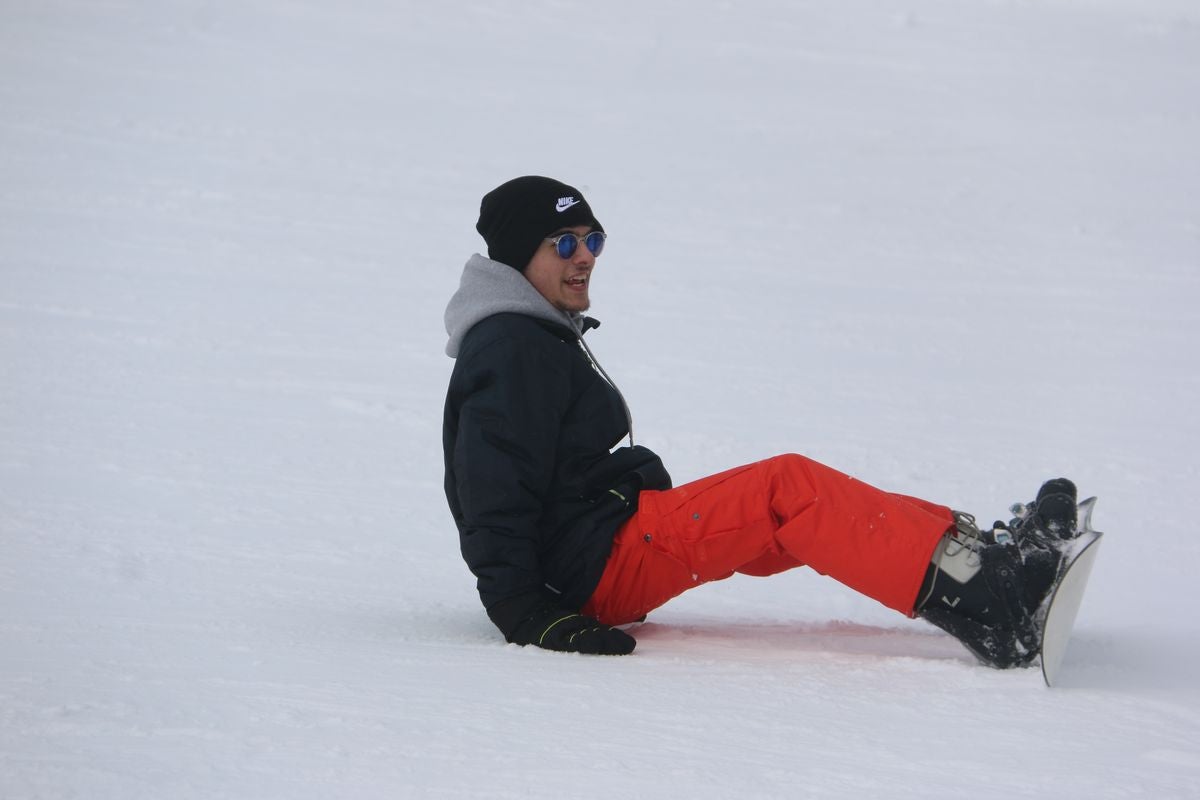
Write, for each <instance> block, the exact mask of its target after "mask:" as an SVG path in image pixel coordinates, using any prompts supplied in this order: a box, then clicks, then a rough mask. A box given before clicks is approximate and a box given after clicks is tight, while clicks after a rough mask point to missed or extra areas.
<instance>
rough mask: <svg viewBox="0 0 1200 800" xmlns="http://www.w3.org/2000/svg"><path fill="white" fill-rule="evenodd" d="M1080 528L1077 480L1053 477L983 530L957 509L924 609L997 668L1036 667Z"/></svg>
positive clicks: (923, 595) (922, 597)
mask: <svg viewBox="0 0 1200 800" xmlns="http://www.w3.org/2000/svg"><path fill="white" fill-rule="evenodd" d="M1091 502H1092V501H1088V503H1087V505H1086V511H1087V515H1086V518H1085V522H1087V524H1085V525H1084V526H1082V527H1081V526H1080V525H1079V518H1078V515H1079V509H1080V507H1079V506H1078V505H1077V502H1076V489H1075V484H1073V483H1072V482H1071V481H1069V480H1067V479H1066V478H1055V479H1054V480H1050V481H1046V483H1044V484H1042V487H1041V488H1040V489H1039V490H1038V493H1037V496H1036V498H1035V499H1034V500H1033V501H1031V502H1029V503H1019V504H1017V505H1014V506H1013V507H1012V513H1013V518H1012V519H1011V520H1010V521H1009V522H1007V523H1004V522H1000V521H997V522H996V523H995V524H994V525H993V526H992V528H991V530H987V531H982V530H980V529H979V527H978V526H977V525H976V524H975V518H974V517H972V516H971V515H970V514H964V513H962V512H955V527H954V530H953V531H951V532H949V533H948V534H947V535H946V538H945V539H944V540H943V541H942V543H941V544H939V546H938V548H937V549H936V550H935V551H934V555H933V558H932V559H931V562H930V566H929V569H928V571H927V572H926V576H925V582H924V584H922V588H921V592H920V594H919V595H918V602H917V609H916V610H917V613H918V614H919V615H920V616H922V617H924V618H925V619H926V620H928V621H929V622H931V623H933V624H934V625H936V626H937V627H939V628H941V629H942V630H944V631H946V632H947V633H949V634H950V635H952V636H954V637H955V638H956V639H958V640H959V641H960V642H962V643H963V645H965V646H966V647H967V649H968V650H970V651H971V652H972V653H974V654H975V656H976V657H977V658H978V659H979V660H980V661H981V662H983V663H984V664H987V665H988V666H992V667H996V668H998V669H1008V668H1011V667H1025V666H1030V665H1031V664H1032V663H1033V661H1034V659H1035V658H1037V656H1038V654H1039V652H1040V651H1041V645H1042V634H1043V630H1044V622H1045V615H1046V609H1047V607H1048V605H1049V602H1050V598H1051V597H1052V595H1053V593H1054V589H1055V587H1056V585H1057V582H1058V581H1059V580H1060V579H1061V578H1062V577H1063V575H1064V573H1065V571H1066V569H1067V567H1069V565H1070V563H1071V552H1072V549H1073V547H1072V542H1073V540H1074V539H1076V538H1077V537H1078V536H1079V535H1080V534H1081V533H1082V532H1083V531H1084V530H1085V529H1087V528H1090V510H1091Z"/></svg>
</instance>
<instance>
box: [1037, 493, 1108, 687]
mask: <svg viewBox="0 0 1200 800" xmlns="http://www.w3.org/2000/svg"><path fill="white" fill-rule="evenodd" d="M1095 504H1096V498H1094V497H1091V498H1088V499H1087V500H1084V501H1083V502H1082V503H1080V504H1079V517H1078V518H1079V519H1080V520H1082V524H1081V525H1080V526H1079V527H1080V533H1079V535H1078V537H1076V539H1075V540H1074V542H1073V544H1074V547H1073V548H1072V553H1071V561H1070V563H1069V564H1067V568H1066V569H1065V570H1064V571H1063V574H1062V576H1061V577H1060V578H1059V579H1058V584H1057V585H1056V586H1055V587H1054V592H1053V594H1052V595H1051V596H1050V602H1049V604H1048V605H1047V606H1046V619H1045V623H1044V627H1043V632H1042V677H1043V678H1044V679H1045V681H1046V685H1047V686H1053V685H1054V682H1055V681H1056V680H1058V672H1059V669H1060V668H1061V667H1062V662H1063V656H1065V655H1066V653H1067V645H1068V643H1069V642H1070V639H1071V629H1072V628H1074V627H1075V616H1076V615H1077V614H1078V613H1079V604H1080V603H1082V602H1083V593H1084V591H1085V590H1086V589H1087V583H1088V578H1089V577H1090V576H1091V574H1092V564H1094V563H1095V561H1096V554H1097V553H1099V552H1100V539H1101V538H1103V536H1104V534H1102V533H1100V532H1099V531H1094V530H1092V508H1093V507H1094V506H1095Z"/></svg>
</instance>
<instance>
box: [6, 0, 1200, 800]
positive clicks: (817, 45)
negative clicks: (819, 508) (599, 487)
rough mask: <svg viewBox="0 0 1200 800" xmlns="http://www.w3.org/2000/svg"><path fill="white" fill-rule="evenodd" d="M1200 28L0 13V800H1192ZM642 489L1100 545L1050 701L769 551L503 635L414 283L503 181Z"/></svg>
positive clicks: (754, 9)
mask: <svg viewBox="0 0 1200 800" xmlns="http://www.w3.org/2000/svg"><path fill="white" fill-rule="evenodd" d="M1197 142H1200V10H1198V9H1197V7H1196V6H1195V4H1194V3H1193V2H1183V0H1177V1H1176V2H1169V1H1167V0H1038V1H1037V2H1032V1H1027V0H897V1H896V2H889V3H876V2H869V1H868V0H841V1H840V2H815V1H814V0H809V1H807V2H805V1H803V0H801V1H799V2H782V0H774V1H771V0H757V1H747V2H739V3H732V2H692V3H684V2H681V1H680V0H663V2H657V3H637V2H631V1H630V0H615V1H614V2H606V3H589V4H584V3H573V2H568V0H530V2H525V3H522V4H520V5H518V4H501V3H496V2H482V1H481V0H462V1H461V2H446V3H438V4H433V3H423V4H417V3H404V2H400V3H397V2H384V0H356V1H355V2H347V3H325V2H318V1H317V0H243V2H236V3H235V2H205V1H204V0H144V2H140V3H139V2H124V1H122V0H106V1H105V2H94V3H85V2H62V1H61V0H39V1H38V2H7V3H4V4H3V6H2V7H0V367H2V370H3V373H2V374H3V377H2V379H0V797H3V798H5V799H6V800H9V799H12V798H71V797H80V798H122V799H124V798H168V797H169V798H288V799H289V800H292V799H301V798H330V797H350V798H376V797H388V798H396V797H415V798H417V797H419V798H436V797H446V798H462V797H489V798H525V797H581V798H639V797H644V798H659V797H681V798H724V797H731V796H738V797H754V798H757V797H781V798H782V797H863V796H866V797H896V798H910V797H911V798H923V799H924V798H940V797H947V798H949V797H963V796H968V797H972V798H1000V797H1003V798H1009V797H1058V798H1064V797H1089V798H1091V797H1128V796H1149V797H1159V798H1164V797H1197V796H1200V693H1198V691H1197V688H1196V685H1195V680H1194V674H1195V666H1194V664H1195V662H1196V661H1197V660H1200V620H1198V619H1197V614H1196V608H1197V600H1198V599H1200V590H1198V589H1197V588H1196V578H1195V575H1196V564H1197V558H1198V556H1200V544H1198V540H1197V536H1196V531H1195V530H1194V526H1193V524H1192V522H1191V517H1192V516H1194V512H1193V510H1192V506H1193V505H1194V500H1195V494H1196V486H1197V478H1198V467H1197V459H1196V454H1197V452H1198V450H1200V437H1198V432H1200V422H1198V415H1197V411H1196V409H1197V408H1198V407H1200V369H1198V367H1200V361H1198V356H1197V346H1196V342H1197V337H1198V335H1200V312H1198V310H1197V309H1198V305H1200V303H1198V301H1200V221H1198V220H1200V217H1198V215H1197V211H1198V200H1200V158H1198V157H1197V156H1198V149H1197V145H1196V143H1197ZM531 172H532V173H542V174H550V175H554V176H558V177H561V178H563V179H564V180H567V181H568V182H572V183H575V184H576V185H579V186H581V188H583V189H584V190H585V191H586V192H587V195H588V199H589V200H590V201H591V203H592V205H593V207H594V208H595V209H596V211H597V213H598V214H599V216H600V218H601V220H602V221H603V222H604V225H605V228H606V229H607V230H608V231H609V232H610V234H611V238H610V240H609V248H608V250H607V251H606V253H605V255H604V257H603V259H602V261H601V263H600V269H599V271H598V272H597V273H596V281H595V285H594V291H593V301H594V307H593V310H594V313H595V314H596V316H598V317H600V318H601V319H603V320H604V321H605V325H604V327H603V328H602V329H601V330H599V331H596V332H594V333H593V334H592V335H591V339H590V341H591V343H592V346H593V348H594V349H595V350H596V351H597V354H598V356H599V358H600V359H601V361H602V362H603V363H604V364H605V366H606V367H607V369H608V371H609V372H610V373H612V374H613V376H614V378H615V379H616V380H617V382H618V383H619V384H620V385H621V387H622V389H623V390H624V392H625V393H626V395H627V396H628V398H629V400H630V402H631V404H632V406H633V410H634V416H635V423H636V427H637V435H638V439H639V441H641V442H643V443H645V444H647V445H649V446H651V447H653V448H654V449H655V450H657V451H659V452H660V453H661V454H662V455H663V456H664V459H665V460H666V462H667V464H668V466H669V467H670V468H671V470H672V472H673V474H674V476H675V478H676V480H677V481H679V482H683V481H686V480H690V479H694V478H697V477H701V476H703V475H705V474H708V473H710V472H713V471H716V470H719V469H723V468H726V467H729V466H733V465H735V464H738V463H742V462H746V461H751V460H756V459H759V458H763V457H766V456H769V455H773V454H775V453H779V452H784V451H798V452H803V453H806V454H807V455H810V456H812V457H815V458H818V459H820V460H822V461H824V462H826V463H829V464H831V465H832V466H835V467H838V468H840V469H842V470H845V471H847V472H850V473H852V474H854V475H856V476H857V477H859V478H861V479H863V480H866V481H869V482H871V483H875V484H876V485H880V486H883V487H886V488H888V489H891V490H895V491H903V492H908V493H912V494H917V495H920V496H924V497H927V498H929V499H932V500H937V501H940V502H944V503H947V504H950V505H953V506H955V507H958V508H963V509H967V510H972V511H974V512H975V513H977V514H978V515H979V516H980V517H982V518H985V519H987V520H990V519H993V518H995V517H998V516H1003V515H1005V513H1006V508H1007V506H1008V505H1009V504H1010V503H1012V502H1014V501H1018V500H1028V499H1029V498H1030V496H1031V495H1032V493H1033V491H1034V490H1035V489H1036V487H1037V485H1038V483H1039V482H1040V481H1041V480H1042V479H1044V478H1047V477H1051V476H1054V475H1059V474H1063V475H1068V476H1071V477H1072V478H1074V479H1075V480H1076V481H1077V482H1078V483H1079V484H1080V486H1081V489H1082V490H1083V491H1084V492H1086V493H1093V494H1098V495H1099V496H1100V498H1101V500H1100V503H1099V506H1098V509H1097V512H1096V525H1097V527H1098V528H1100V529H1101V530H1105V531H1107V532H1108V534H1109V535H1108V537H1107V538H1106V544H1105V550H1104V552H1103V553H1102V554H1101V557H1100V559H1099V561H1098V563H1097V566H1096V570H1095V572H1094V573H1093V575H1092V583H1091V588H1090V592H1089V595H1088V597H1087V598H1086V599H1085V601H1084V604H1083V608H1082V610H1081V613H1080V617H1079V623H1078V627H1077V629H1076V638H1075V639H1074V641H1073V644H1072V647H1071V650H1070V651H1069V652H1068V654H1067V659H1066V663H1065V666H1064V672H1063V676H1062V684H1063V687H1062V688H1061V689H1055V690H1047V689H1045V688H1044V687H1043V686H1042V679H1041V676H1040V674H1039V672H1038V670H1036V669H1033V670H1022V671H1011V672H1000V671H993V670H989V669H986V668H983V667H980V666H977V665H976V664H974V663H973V661H972V659H971V658H970V657H969V655H968V654H967V653H966V651H965V650H963V649H962V648H961V647H960V646H959V645H958V644H957V643H955V642H954V641H953V640H951V639H949V638H948V637H947V636H945V635H943V634H942V633H941V632H940V631H937V630H936V629H934V628H932V627H931V626H929V625H927V624H925V623H923V622H920V621H910V620H906V619H904V618H902V617H899V616H897V615H896V614H894V613H893V612H890V611H888V610H887V609H884V608H883V607H881V606H878V605H877V604H875V603H873V602H872V601H869V600H866V599H864V598H861V597H859V596H857V595H855V594H854V593H852V592H850V591H849V590H847V589H845V588H843V587H841V586H840V585H838V584H836V583H834V582H833V581H830V580H828V579H825V578H822V577H820V576H817V575H814V574H812V573H811V572H809V571H805V570H798V571H795V572H792V573H789V574H787V575H782V576H777V577H774V578H770V579H766V580H752V579H748V578H738V579H734V580H730V581H728V582H725V583H722V584H717V585H711V586H707V587H704V588H702V589H699V590H697V591H695V592H693V593H691V594H689V595H688V596H685V597H683V598H680V599H678V600H676V601H675V602H673V603H671V604H670V605H668V606H667V607H666V608H664V609H662V610H661V611H659V612H657V613H655V614H653V615H652V616H651V618H650V621H649V622H648V623H646V624H645V625H643V626H641V627H640V628H638V629H636V631H635V635H636V636H637V637H638V641H639V647H638V650H637V653H636V654H635V655H634V656H632V657H630V658H621V659H601V658H587V657H580V656H567V655H559V654H552V653H547V652H542V651H535V650H532V649H520V648H517V647H513V646H507V645H504V644H503V642H502V640H501V639H500V638H499V636H498V635H497V633H496V632H495V631H494V629H493V628H492V627H491V625H490V623H489V622H488V621H487V619H486V617H485V616H484V614H483V612H482V610H481V608H480V606H479V603H478V598H477V596H476V594H475V592H474V588H473V579H472V578H471V576H470V575H469V573H468V572H467V570H466V568H465V567H464V566H463V564H462V563H461V560H460V558H459V554H458V545H457V539H456V536H455V534H454V531H453V528H452V525H451V520H450V518H449V514H448V512H447V511H446V508H445V501H444V498H443V496H442V492H441V448H440V422H441V404H442V399H443V392H444V387H445V383H446V379H447V377H448V376H449V372H450V368H451V361H450V360H449V359H448V358H446V357H445V356H444V355H443V354H442V346H443V344H444V332H443V330H442V322H441V315H442V310H443V307H444V304H445V301H446V300H447V299H448V297H449V295H450V293H451V292H452V291H453V289H454V288H455V286H456V285H457V280H458V276H459V273H460V270H461V266H462V264H463V262H464V261H465V260H466V258H467V256H468V255H469V254H470V253H471V252H472V251H474V250H476V249H479V247H480V240H479V239H478V237H477V236H476V234H475V232H474V230H473V225H474V222H475V217H476V212H477V209H478V202H479V197H480V196H481V195H482V194H483V193H484V192H485V191H487V190H488V189H490V188H491V187H493V186H495V185H496V184H498V183H500V182H501V181H503V180H506V179H508V178H510V177H513V176H515V175H519V174H524V173H531Z"/></svg>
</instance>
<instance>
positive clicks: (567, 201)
mask: <svg viewBox="0 0 1200 800" xmlns="http://www.w3.org/2000/svg"><path fill="white" fill-rule="evenodd" d="M578 204H579V200H578V199H576V198H574V197H560V198H558V203H557V204H556V205H555V206H554V210H555V211H557V212H558V213H560V214H561V213H562V212H564V211H566V210H567V209H568V208H570V207H571V206H573V205H578Z"/></svg>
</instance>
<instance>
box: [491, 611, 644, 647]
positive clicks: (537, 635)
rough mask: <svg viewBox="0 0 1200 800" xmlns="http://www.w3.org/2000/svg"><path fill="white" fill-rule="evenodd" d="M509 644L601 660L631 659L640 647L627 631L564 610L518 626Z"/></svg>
mask: <svg viewBox="0 0 1200 800" xmlns="http://www.w3.org/2000/svg"><path fill="white" fill-rule="evenodd" d="M508 641H510V642H512V643H513V644H519V645H527V644H532V645H537V646H538V647H542V648H545V649H546V650H558V651H560V652H563V653H587V654H589V655H600V656H627V655H629V654H630V653H632V652H633V648H634V647H635V646H636V645H637V641H636V640H635V639H634V638H633V637H632V636H630V635H629V634H628V633H625V632H624V631H619V630H617V629H616V628H610V627H609V626H607V625H604V624H602V623H600V622H598V621H596V620H594V619H592V618H591V617H585V616H583V615H582V614H576V613H575V612H573V611H564V610H562V609H561V608H541V609H539V610H538V611H536V612H534V613H533V615H531V616H529V617H527V618H526V619H524V620H522V621H521V623H520V624H518V625H517V627H516V629H515V630H514V631H513V632H512V634H510V635H509V637H508Z"/></svg>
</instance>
